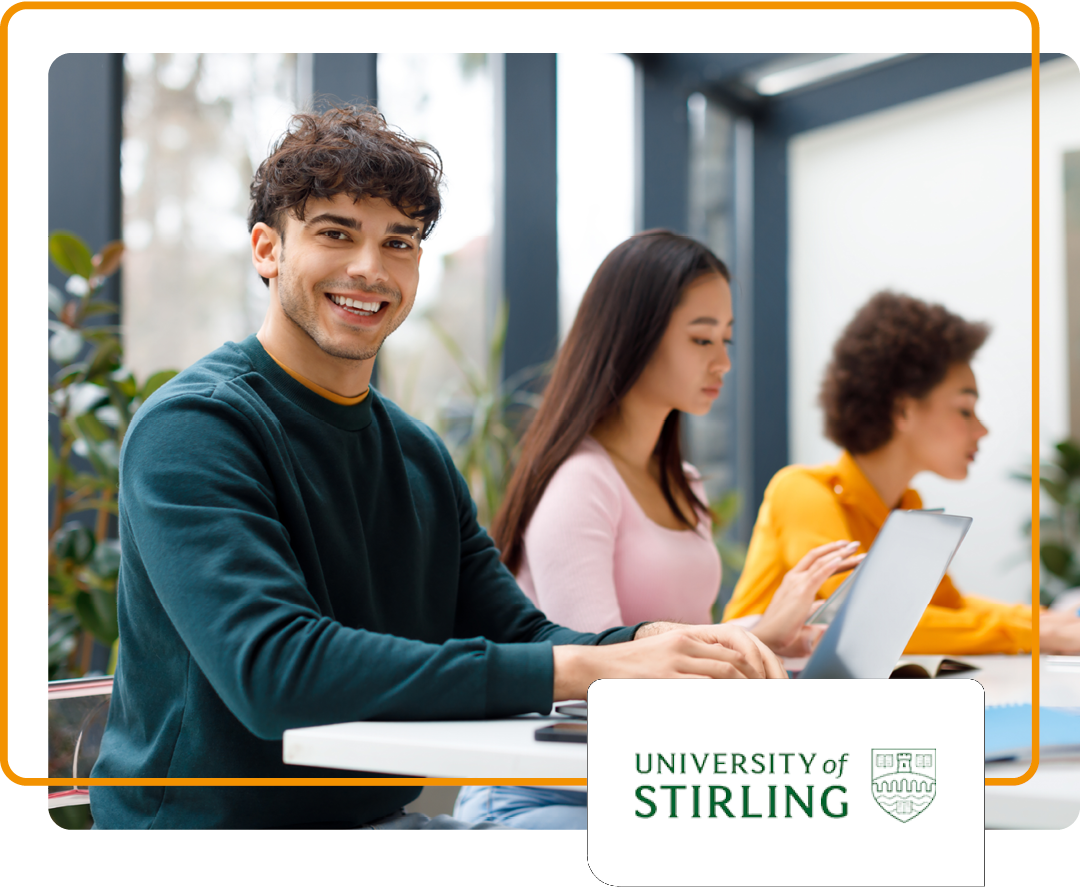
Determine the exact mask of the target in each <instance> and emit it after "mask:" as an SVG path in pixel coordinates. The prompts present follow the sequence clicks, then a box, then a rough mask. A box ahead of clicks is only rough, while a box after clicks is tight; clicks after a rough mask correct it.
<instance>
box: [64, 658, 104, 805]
mask: <svg viewBox="0 0 1080 888" xmlns="http://www.w3.org/2000/svg"><path fill="white" fill-rule="evenodd" d="M112 688H113V677H112V676H111V675H105V676H98V677H96V678H74V679H69V680H65V681H50V682H49V776H50V777H64V778H67V777H69V776H70V777H73V778H77V777H86V776H88V775H89V774H90V769H91V768H92V767H93V766H94V762H95V761H97V757H98V749H99V748H100V745H101V735H102V732H103V731H104V730H105V720H106V717H107V716H108V713H109V701H110V700H111V699H112ZM50 789H52V787H50ZM89 803H90V790H89V789H87V788H86V787H82V788H79V787H77V786H64V787H57V788H56V791H55V792H50V793H49V807H50V808H62V807H65V806H67V805H88V804H89Z"/></svg>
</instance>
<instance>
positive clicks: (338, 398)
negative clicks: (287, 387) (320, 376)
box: [263, 345, 371, 407]
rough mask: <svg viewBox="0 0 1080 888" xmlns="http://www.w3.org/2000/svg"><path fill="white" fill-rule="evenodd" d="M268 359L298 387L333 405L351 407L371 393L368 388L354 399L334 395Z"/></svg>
mask: <svg viewBox="0 0 1080 888" xmlns="http://www.w3.org/2000/svg"><path fill="white" fill-rule="evenodd" d="M263 350H264V351H266V346H265V345H264V346H263ZM266 353H267V354H268V355H270V352H269V351H267V352H266ZM270 357H271V358H273V359H274V363H275V364H277V365H278V366H279V367H280V368H281V369H282V370H284V371H285V372H286V373H288V374H289V376H291V377H292V378H293V379H295V380H296V381H297V382H298V383H300V385H302V386H304V388H306V389H310V390H311V391H313V392H315V394H317V395H319V396H320V397H323V398H326V400H327V401H333V402H334V403H335V404H341V405H343V406H345V407H352V406H353V405H354V404H359V403H360V402H361V401H363V400H364V398H366V397H367V396H368V392H370V391H371V388H370V387H368V388H366V389H364V390H363V391H362V392H361V393H360V394H359V395H357V396H356V397H355V398H346V397H345V396H344V395H338V394H335V393H334V392H332V391H330V389H326V388H323V387H322V386H321V385H319V384H318V383H317V382H312V381H311V380H310V379H308V378H307V377H306V376H301V375H300V374H299V373H297V372H296V371H295V370H293V369H292V368H291V367H286V366H285V365H284V364H282V363H281V361H279V360H278V359H277V358H275V357H274V356H273V355H270Z"/></svg>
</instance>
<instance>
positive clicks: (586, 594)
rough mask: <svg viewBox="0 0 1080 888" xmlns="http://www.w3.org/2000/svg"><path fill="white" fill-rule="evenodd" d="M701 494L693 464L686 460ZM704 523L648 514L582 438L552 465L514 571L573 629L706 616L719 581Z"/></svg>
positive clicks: (551, 614)
mask: <svg viewBox="0 0 1080 888" xmlns="http://www.w3.org/2000/svg"><path fill="white" fill-rule="evenodd" d="M684 467H685V470H686V473H687V477H688V479H689V480H690V486H691V487H692V488H693V490H694V492H695V493H696V494H697V495H698V497H699V498H700V499H701V500H702V501H703V502H704V501H706V500H705V488H704V486H703V485H702V483H701V476H700V475H699V474H698V472H697V470H696V469H694V468H693V466H690V465H689V464H685V466H684ZM711 531H712V522H711V520H710V519H709V518H708V517H707V516H699V521H698V526H697V527H696V528H693V529H689V528H688V529H686V530H670V529H669V528H666V527H661V526H660V525H659V524H657V523H656V522H655V521H653V520H652V519H651V518H649V517H648V516H647V515H646V514H645V512H644V511H643V510H642V508H641V506H640V505H639V504H638V502H637V500H635V499H634V497H633V494H631V492H630V489H629V488H628V487H627V486H626V483H625V482H624V481H623V479H622V476H620V475H619V471H618V469H616V468H615V464H614V463H613V462H612V461H611V457H610V456H609V455H608V453H607V451H606V450H604V448H603V447H602V446H601V445H600V444H599V442H597V441H595V440H594V439H592V438H590V437H586V438H585V439H584V440H583V441H582V442H581V444H580V445H579V446H578V447H577V449H576V450H575V451H574V452H573V453H572V454H571V455H570V456H569V457H568V458H567V460H566V461H565V462H564V463H563V464H562V465H561V466H559V468H558V469H557V470H556V471H555V474H554V475H553V476H552V478H551V481H550V483H549V484H548V486H547V489H546V490H545V491H544V494H543V496H542V497H541V498H540V502H539V504H538V505H537V507H536V511H535V512H534V513H533V517H532V520H531V521H530V522H529V526H528V528H527V529H526V531H525V538H524V555H523V557H522V561H521V568H520V570H519V571H518V576H517V580H518V583H519V584H520V586H521V588H522V589H524V590H525V594H526V595H528V596H529V598H531V599H532V601H533V602H534V603H535V604H536V605H537V607H539V608H540V610H542V611H543V612H544V613H545V614H546V615H547V617H548V619H550V620H552V621H554V622H556V623H559V624H561V625H563V626H567V627H569V628H571V629H577V630H578V631H582V632H596V631H599V630H601V629H607V628H610V627H611V626H632V625H634V624H635V623H639V622H643V621H646V620H648V621H655V620H671V621H676V622H681V623H691V624H701V623H711V622H712V617H711V614H710V610H711V608H712V605H713V602H714V601H715V600H716V596H717V593H718V592H719V590H720V556H719V554H718V553H717V551H716V547H715V546H714V545H713V542H712V533H711Z"/></svg>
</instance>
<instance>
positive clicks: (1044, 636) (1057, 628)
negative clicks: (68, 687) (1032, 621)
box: [1039, 610, 1080, 654]
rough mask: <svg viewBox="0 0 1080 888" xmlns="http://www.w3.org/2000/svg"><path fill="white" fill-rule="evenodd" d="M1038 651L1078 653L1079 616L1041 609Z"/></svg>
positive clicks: (1079, 639)
mask: <svg viewBox="0 0 1080 888" xmlns="http://www.w3.org/2000/svg"><path fill="white" fill-rule="evenodd" d="M1039 651H1040V652H1042V653H1044V654H1080V617H1077V616H1076V615H1075V614H1066V613H1062V612H1061V611H1050V610H1044V611H1041V612H1040V613H1039Z"/></svg>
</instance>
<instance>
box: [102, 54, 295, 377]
mask: <svg viewBox="0 0 1080 888" xmlns="http://www.w3.org/2000/svg"><path fill="white" fill-rule="evenodd" d="M295 95H296V58H295V56H294V55H288V54H276V53H258V54H233V53H229V54H221V53H219V54H199V53H159V54H130V53H129V54H128V55H126V56H125V57H124V111H123V120H124V131H123V142H122V144H121V171H120V178H121V185H122V188H123V202H124V206H123V232H124V234H123V237H124V241H125V243H126V244H127V248H128V252H127V255H126V257H125V260H124V274H123V299H122V302H123V323H124V329H125V355H126V360H127V363H128V365H129V366H130V367H131V368H132V369H133V370H134V371H135V373H136V376H138V377H139V378H145V377H146V376H147V375H148V374H150V373H152V372H154V371H156V370H160V369H164V368H175V369H183V368H184V367H186V366H188V365H189V364H191V363H193V362H194V361H196V360H198V359H199V358H201V357H202V356H203V355H204V354H206V353H207V352H210V351H212V350H214V349H215V348H217V347H218V346H220V345H221V344H222V343H224V342H226V341H228V340H240V339H243V338H244V337H246V336H248V335H249V334H251V333H254V332H255V331H256V330H257V329H258V328H259V325H260V323H261V322H262V318H263V315H264V313H265V312H266V305H267V301H266V300H267V294H266V287H265V286H264V284H263V283H262V281H261V280H259V278H258V276H257V275H256V274H255V271H254V269H253V268H252V267H251V260H250V252H249V247H248V236H247V211H248V188H249V186H250V184H251V176H252V173H253V172H254V170H255V168H256V167H257V166H258V164H259V163H261V162H262V160H263V158H264V157H265V156H266V153H267V149H268V146H269V144H270V142H271V140H272V139H274V138H276V137H277V136H278V135H280V134H281V131H282V130H283V129H284V127H285V122H286V120H287V119H288V117H289V116H290V115H291V114H292V113H293V111H294V110H295Z"/></svg>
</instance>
